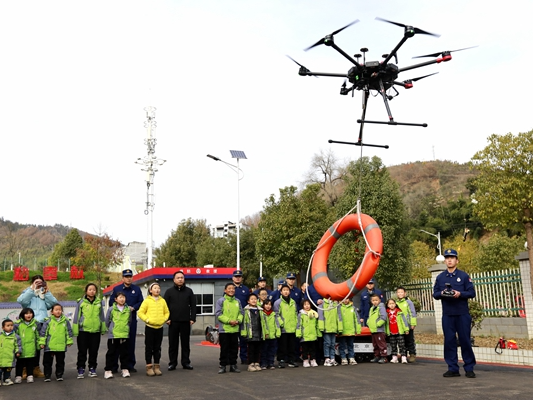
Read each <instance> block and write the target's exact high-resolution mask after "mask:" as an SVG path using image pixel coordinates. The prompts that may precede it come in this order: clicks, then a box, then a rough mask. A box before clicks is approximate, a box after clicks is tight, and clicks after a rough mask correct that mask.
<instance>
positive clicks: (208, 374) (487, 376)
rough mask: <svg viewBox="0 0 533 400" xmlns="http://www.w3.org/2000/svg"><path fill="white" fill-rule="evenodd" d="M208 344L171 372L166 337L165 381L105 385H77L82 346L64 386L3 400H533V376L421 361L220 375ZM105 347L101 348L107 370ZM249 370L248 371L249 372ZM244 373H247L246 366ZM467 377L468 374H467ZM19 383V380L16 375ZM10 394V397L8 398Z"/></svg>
mask: <svg viewBox="0 0 533 400" xmlns="http://www.w3.org/2000/svg"><path fill="white" fill-rule="evenodd" d="M202 339H203V338H202V337H200V336H194V337H193V338H192V342H193V346H192V350H191V360H192V363H193V365H194V370H193V371H186V370H183V369H177V370H175V371H171V372H168V371H167V370H166V367H167V362H168V356H167V354H166V353H167V349H168V345H167V338H166V337H165V339H164V342H163V359H162V361H161V364H162V367H163V376H161V377H148V376H146V375H145V374H144V372H142V369H143V368H144V363H140V364H138V365H137V366H138V370H139V372H138V373H136V374H132V377H131V378H129V379H124V378H121V377H120V376H115V378H114V379H109V380H105V379H103V370H102V367H99V368H98V371H97V372H98V373H99V376H98V377H97V378H92V379H89V378H87V377H86V378H85V379H76V369H75V359H76V352H77V350H76V346H75V345H74V346H72V348H71V349H69V351H68V352H67V359H66V362H67V369H66V372H65V380H64V381H63V382H56V381H54V380H53V381H52V382H50V383H45V382H44V381H43V380H42V379H40V380H37V381H36V382H35V383H33V384H27V383H26V381H23V383H22V384H20V385H13V386H9V387H6V386H2V387H0V399H2V400H3V399H6V400H7V399H54V400H73V399H75V400H84V399H88V400H97V399H109V400H112V399H116V400H122V399H127V400H157V399H165V400H168V399H207V398H212V399H216V400H224V399H232V400H233V399H235V400H242V399H258V400H265V399H267V400H275V399H283V400H285V399H307V400H309V399H328V400H334V399H350V400H351V399H354V398H355V399H410V400H412V399H424V400H430V399H439V400H444V399H449V398H457V397H458V398H461V399H484V400H487V399H504V398H511V397H513V398H531V396H532V395H531V384H530V383H531V376H532V370H531V369H526V368H512V367H503V366H494V365H478V366H477V367H476V373H477V376H478V377H477V378H476V379H467V378H465V377H464V376H461V377H460V378H443V377H442V374H443V373H444V372H445V371H446V365H445V364H444V362H443V361H435V360H419V361H418V362H417V363H416V364H409V365H402V364H384V365H376V364H370V363H360V364H359V365H355V366H343V367H341V366H337V367H329V368H328V367H323V366H320V367H318V368H305V369H304V368H302V367H300V368H296V369H289V368H287V369H283V370H271V371H270V370H267V371H261V372H253V373H252V372H245V371H243V372H241V373H240V374H230V373H226V374H224V375H218V374H217V370H218V352H219V349H218V348H216V347H209V346H200V345H199V344H200V342H201V340H202ZM143 342H144V340H143V338H142V337H138V338H137V353H136V354H137V359H138V360H139V359H141V360H142V359H143V358H144V357H143V354H144V343H143ZM105 351H106V345H105V341H102V346H101V348H100V357H99V361H100V363H101V364H100V365H101V366H103V361H104V355H105ZM243 367H244V366H243ZM243 369H244V368H243ZM463 375H464V374H463ZM12 378H14V377H12ZM8 396H9V397H8Z"/></svg>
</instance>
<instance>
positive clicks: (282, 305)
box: [274, 297, 298, 333]
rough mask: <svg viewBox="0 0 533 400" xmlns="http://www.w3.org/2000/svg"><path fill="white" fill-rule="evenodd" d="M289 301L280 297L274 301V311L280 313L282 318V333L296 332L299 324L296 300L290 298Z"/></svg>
mask: <svg viewBox="0 0 533 400" xmlns="http://www.w3.org/2000/svg"><path fill="white" fill-rule="evenodd" d="M289 300H290V301H289V302H287V301H285V299H284V298H283V297H280V298H279V299H278V300H276V301H275V303H274V311H275V312H277V313H278V315H279V317H280V319H281V321H282V322H281V324H282V325H281V333H296V325H298V314H297V312H298V311H297V309H296V302H295V301H294V300H293V299H292V298H289Z"/></svg>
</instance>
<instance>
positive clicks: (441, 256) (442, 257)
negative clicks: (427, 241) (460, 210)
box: [420, 229, 444, 264]
mask: <svg viewBox="0 0 533 400" xmlns="http://www.w3.org/2000/svg"><path fill="white" fill-rule="evenodd" d="M420 232H424V233H427V234H428V235H431V236H435V237H436V238H437V240H438V241H439V244H438V245H437V248H438V249H439V255H438V256H437V258H436V260H437V262H438V263H439V264H442V263H443V262H444V256H443V255H442V246H441V244H440V232H437V234H436V235H435V234H434V233H431V232H428V231H425V230H423V229H420Z"/></svg>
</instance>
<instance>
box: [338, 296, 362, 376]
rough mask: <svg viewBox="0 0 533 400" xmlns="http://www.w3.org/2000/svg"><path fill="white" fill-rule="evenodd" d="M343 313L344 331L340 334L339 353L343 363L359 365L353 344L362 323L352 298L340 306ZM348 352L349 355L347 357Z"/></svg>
mask: <svg viewBox="0 0 533 400" xmlns="http://www.w3.org/2000/svg"><path fill="white" fill-rule="evenodd" d="M340 310H341V315H342V331H341V332H340V335H341V336H339V354H340V356H341V365H348V364H350V365H357V361H355V353H354V349H353V344H354V340H355V335H358V334H360V333H361V323H360V321H359V319H360V317H359V313H358V312H357V309H356V308H355V306H354V305H353V303H352V301H351V300H350V299H346V300H344V301H343V303H342V304H341V306H340ZM346 353H348V357H346Z"/></svg>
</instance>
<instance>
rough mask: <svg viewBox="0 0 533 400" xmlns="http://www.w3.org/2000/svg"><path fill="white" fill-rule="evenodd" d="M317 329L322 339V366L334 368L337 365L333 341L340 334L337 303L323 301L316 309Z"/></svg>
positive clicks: (339, 313) (339, 312) (338, 306)
mask: <svg viewBox="0 0 533 400" xmlns="http://www.w3.org/2000/svg"><path fill="white" fill-rule="evenodd" d="M318 329H320V330H321V331H322V336H323V337H324V357H325V360H324V366H325V367H334V366H336V365H338V364H337V361H335V339H336V337H337V333H340V332H342V314H341V310H340V304H339V302H338V301H334V300H329V299H324V300H323V303H322V306H321V307H320V308H319V309H318Z"/></svg>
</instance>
